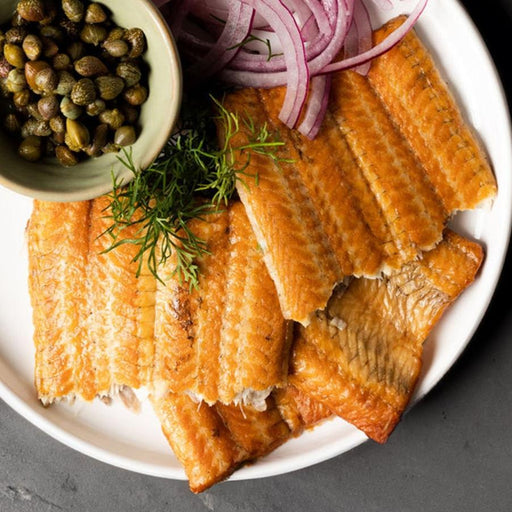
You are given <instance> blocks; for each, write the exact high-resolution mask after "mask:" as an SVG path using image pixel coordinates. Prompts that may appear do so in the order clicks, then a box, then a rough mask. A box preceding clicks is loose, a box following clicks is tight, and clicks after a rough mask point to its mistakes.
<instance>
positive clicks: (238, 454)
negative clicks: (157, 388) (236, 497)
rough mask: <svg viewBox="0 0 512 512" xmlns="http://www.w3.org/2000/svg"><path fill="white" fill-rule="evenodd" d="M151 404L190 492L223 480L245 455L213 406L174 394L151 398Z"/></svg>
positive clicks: (183, 395) (202, 489)
mask: <svg viewBox="0 0 512 512" xmlns="http://www.w3.org/2000/svg"><path fill="white" fill-rule="evenodd" d="M152 404H153V408H154V410H155V412H156V415H157V417H158V419H159V421H160V424H161V426H162V431H163V433H164V435H165V437H166V438H167V441H168V442H169V444H170V445H171V447H172V449H173V451H174V454H175V455H176V457H177V459H178V460H179V461H180V463H181V464H182V465H183V467H184V469H185V473H186V475H187V478H188V480H189V485H190V489H191V490H192V491H193V492H201V491H204V490H205V489H207V488H208V487H211V486H212V485H213V484H215V483H217V482H220V481H221V480H224V479H225V478H227V477H228V476H229V475H230V474H231V473H232V472H233V471H234V470H235V469H236V468H237V467H238V466H239V465H240V463H241V462H242V461H243V460H244V458H245V457H246V453H245V451H244V450H243V449H242V448H241V447H239V446H238V445H237V444H236V443H235V441H234V440H233V438H232V437H231V435H230V433H229V431H228V429H227V428H226V426H225V425H224V422H223V421H222V419H221V417H220V416H219V415H218V414H217V412H216V410H215V408H214V407H210V406H208V405H207V404H204V403H202V404H197V403H196V402H194V401H193V400H192V399H191V398H190V397H188V396H187V395H185V394H175V393H168V394H167V395H163V396H162V397H160V398H156V397H153V398H152Z"/></svg>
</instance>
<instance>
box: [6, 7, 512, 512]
mask: <svg viewBox="0 0 512 512" xmlns="http://www.w3.org/2000/svg"><path fill="white" fill-rule="evenodd" d="M431 1H443V0H431ZM463 3H464V5H465V6H466V7H467V9H468V11H469V13H470V14H471V16H472V17H473V19H474V20H475V22H476V24H477V25H478V27H479V29H480V31H481V32H482V35H483V36H484V38H485V40H486V42H487V45H488V47H489V49H490V51H491V53H492V55H493V57H494V59H495V61H496V64H497V66H498V68H499V70H500V74H501V78H502V80H503V82H504V84H505V88H506V90H507V94H508V95H509V101H510V100H511V99H512V67H511V65H510V62H511V59H510V52H509V48H510V46H511V45H510V36H511V34H512V0H486V1H485V2H484V1H481V0H464V1H463ZM511 274H512V251H509V254H508V258H507V261H506V265H505V272H504V275H503V276H502V279H501V282H500V285H499V287H498V290H497V292H496V294H495V297H494V299H493V302H492V304H491V306H490V308H489V310H488V313H487V315H486V316H485V318H484V321H483V323H482V324H481V326H480V328H479V329H478V331H477V333H476V335H475V336H474V338H473V340H472V341H471V343H470V345H469V347H468V349H467V350H466V351H465V352H464V354H463V355H462V357H461V358H460V359H459V361H458V362H457V363H456V364H455V366H454V367H453V368H452V369H451V370H450V371H449V372H448V374H447V375H446V377H445V378H444V379H443V380H442V382H441V383H440V384H439V385H438V386H437V387H436V388H435V389H434V390H433V391H432V392H431V393H430V394H429V395H428V396H427V397H426V398H425V399H424V400H423V401H422V402H420V403H419V404H417V405H416V406H415V407H414V408H413V409H412V410H411V411H410V412H409V413H408V414H407V415H406V417H405V418H404V420H403V421H402V422H401V424H400V425H399V426H398V428H397V429H396V431H395V432H394V434H393V435H392V437H391V439H390V440H389V442H388V443H387V445H385V446H378V445H376V444H374V443H371V442H368V443H366V444H364V445H362V446H359V447H358V448H356V449H354V450H352V451H351V452H349V453H346V454H344V455H341V456H339V457H337V458H335V459H332V460H330V461H328V462H325V463H323V464H319V465H317V466H314V467H311V468H308V469H305V470H301V471H297V472H295V473H290V474H287V475H284V476H279V477H274V478H268V479H263V480H253V481H247V482H228V483H224V484H221V485H218V486H216V487H215V488H214V489H213V490H211V491H208V492H205V493H203V494H202V495H201V496H194V495H192V494H191V493H190V492H189V491H188V488H187V485H186V483H184V482H176V481H168V480H162V479H157V478H152V477H146V476H142V475H138V474H134V473H130V472H127V471H123V470H121V469H116V468H113V467H110V466H108V465H105V464H103V463H100V462H97V461H95V460H93V459H90V458H88V457H86V456H83V455H81V454H79V453H77V452H75V451H73V450H71V449H69V448H67V447H65V446H63V445H61V444H60V443H58V442H56V441H54V440H53V439H51V438H50V437H48V436H47V435H45V434H43V433H42V432H40V431H39V430H38V429H37V428H35V427H33V426H32V425H30V424H29V423H28V422H27V421H25V420H24V419H23V418H21V417H20V416H18V415H17V414H16V413H15V412H13V411H12V410H11V409H10V408H9V407H7V406H6V405H5V404H4V403H3V402H1V401H0V511H1V512H36V511H37V512H56V511H59V510H62V511H80V512H89V511H102V512H103V511H111V512H118V511H122V512H146V511H147V512H160V511H162V512H163V511H166V512H168V511H172V512H177V511H186V512H195V511H219V512H235V511H236V512H260V511H265V512H277V511H292V510H293V511H297V512H302V511H304V512H306V511H308V512H309V511H350V512H373V511H376V512H377V511H378V512H409V511H413V512H423V511H428V512H434V511H439V512H447V511H464V512H472V511H475V512H477V511H478V512H483V511H493V512H502V511H503V512H509V511H511V510H512V428H511V425H512V421H511V420H512V301H511V300H510V291H509V286H510V282H511Z"/></svg>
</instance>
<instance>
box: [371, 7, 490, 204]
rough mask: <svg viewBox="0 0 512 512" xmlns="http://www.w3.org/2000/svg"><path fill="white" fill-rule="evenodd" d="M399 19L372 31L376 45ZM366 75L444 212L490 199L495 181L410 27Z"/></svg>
mask: <svg viewBox="0 0 512 512" xmlns="http://www.w3.org/2000/svg"><path fill="white" fill-rule="evenodd" d="M403 20H404V17H399V18H396V19H394V20H392V21H390V22H389V23H387V24H386V25H384V26H383V27H382V28H380V29H379V30H377V31H375V32H374V42H375V44H377V43H379V42H380V41H382V40H383V39H384V38H385V37H386V36H387V35H388V34H389V33H390V32H392V31H393V30H395V29H396V28H397V27H398V26H399V25H401V24H402V22H403ZM391 77H392V78H391ZM368 79H369V81H370V84H371V85H372V87H373V88H374V90H375V91H376V92H377V94H378V95H379V96H380V98H381V99H382V101H383V103H384V104H385V105H386V108H387V110H388V112H389V114H390V116H391V117H392V118H393V120H394V122H395V123H396V124H397V126H398V127H399V128H400V131H401V132H402V134H403V135H404V136H405V138H406V139H407V140H408V142H409V144H410V145H411V147H412V148H413V150H414V152H415V153H416V155H417V157H418V159H419V160H420V161H421V163H422V164H423V166H424V168H425V170H426V172H427V174H428V176H429V177H430V179H431V181H432V183H433V184H434V186H435V188H436V190H437V192H438V194H439V195H440V196H441V198H442V200H443V203H444V205H445V208H446V210H447V211H448V212H449V213H453V212H455V211H457V210H467V209H472V208H475V207H478V206H479V205H481V204H482V203H483V202H485V201H486V200H489V199H492V198H494V196H495V195H496V190H497V186H496V180H495V178H494V175H493V173H492V170H491V168H490V165H489V162H488V160H487V157H486V155H485V153H484V151H483V150H482V148H481V147H480V144H479V142H478V140H477V138H476V137H475V135H474V134H473V133H472V131H471V129H470V128H469V126H468V125H467V123H466V122H465V120H464V118H463V116H462V114H461V112H460V110H459V108H458V106H457V104H456V102H455V100H454V99H453V96H452V94H451V92H450V91H449V89H448V87H447V85H446V82H445V81H444V80H443V78H442V77H441V75H440V73H439V71H438V69H437V68H436V65H435V63H434V61H433V59H432V57H431V56H430V54H429V52H428V51H427V50H426V48H425V47H424V45H423V44H422V42H421V41H420V39H419V37H418V36H417V35H416V33H415V32H414V31H411V32H409V33H408V34H407V35H406V36H405V37H404V39H403V40H402V41H401V42H400V43H399V44H398V45H396V46H395V47H394V48H392V49H391V50H390V51H389V52H387V53H385V54H384V55H382V56H381V57H379V58H378V59H375V60H374V61H373V62H372V66H371V68H370V71H369V73H368Z"/></svg>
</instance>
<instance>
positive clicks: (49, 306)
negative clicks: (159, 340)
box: [28, 197, 156, 403]
mask: <svg viewBox="0 0 512 512" xmlns="http://www.w3.org/2000/svg"><path fill="white" fill-rule="evenodd" d="M108 206H109V199H108V198H107V197H102V198H99V199H96V200H94V201H91V202H83V203H47V202H38V201H36V202H35V203H34V210H33V213H32V217H31V219H30V223H29V228H28V248H29V261H30V276H29V287H30V293H31V297H32V302H33V306H34V329H35V335H34V340H35V344H36V354H37V355H36V386H37V389H38V393H39V396H40V398H41V400H42V401H43V402H45V403H51V402H52V401H54V400H57V399H62V398H78V397H79V398H82V399H84V400H87V401H89V400H93V399H94V398H95V397H96V396H98V395H100V396H101V395H108V394H110V393H111V392H113V391H117V390H119V391H120V394H121V397H122V398H123V399H124V400H125V401H131V402H132V403H134V400H133V395H132V394H131V393H130V391H129V390H128V388H127V387H130V388H139V387H140V386H142V385H145V384H147V383H148V382H149V379H150V377H151V372H152V365H153V348H154V339H153V330H154V301H155V288H156V285H155V278H154V277H153V276H152V275H151V274H150V273H149V272H148V271H147V268H146V267H145V266H143V267H142V272H141V275H140V277H139V278H137V277H136V272H137V263H134V262H133V258H134V256H135V254H136V248H135V246H134V245H133V244H126V245H121V246H119V247H117V248H116V249H115V250H112V251H110V252H106V253H103V251H104V250H105V249H107V248H108V247H109V246H110V245H111V240H110V239H109V237H108V236H103V237H102V236H100V235H101V234H102V233H103V232H104V231H105V230H106V229H107V228H108V227H109V225H110V221H109V220H108V219H107V218H106V216H107V215H108V211H106V208H107V207H108ZM134 229H136V228H132V227H129V228H127V229H126V230H125V231H124V232H123V236H124V237H131V236H133V234H134V233H133V230H134Z"/></svg>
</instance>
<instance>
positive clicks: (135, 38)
mask: <svg viewBox="0 0 512 512" xmlns="http://www.w3.org/2000/svg"><path fill="white" fill-rule="evenodd" d="M124 39H125V41H128V43H129V44H130V46H131V50H130V53H129V57H130V58H131V59H135V58H137V57H140V56H141V55H142V54H143V53H144V52H145V51H146V36H145V35H144V32H143V31H142V30H141V29H140V28H130V29H128V30H127V31H126V32H125V34H124Z"/></svg>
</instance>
